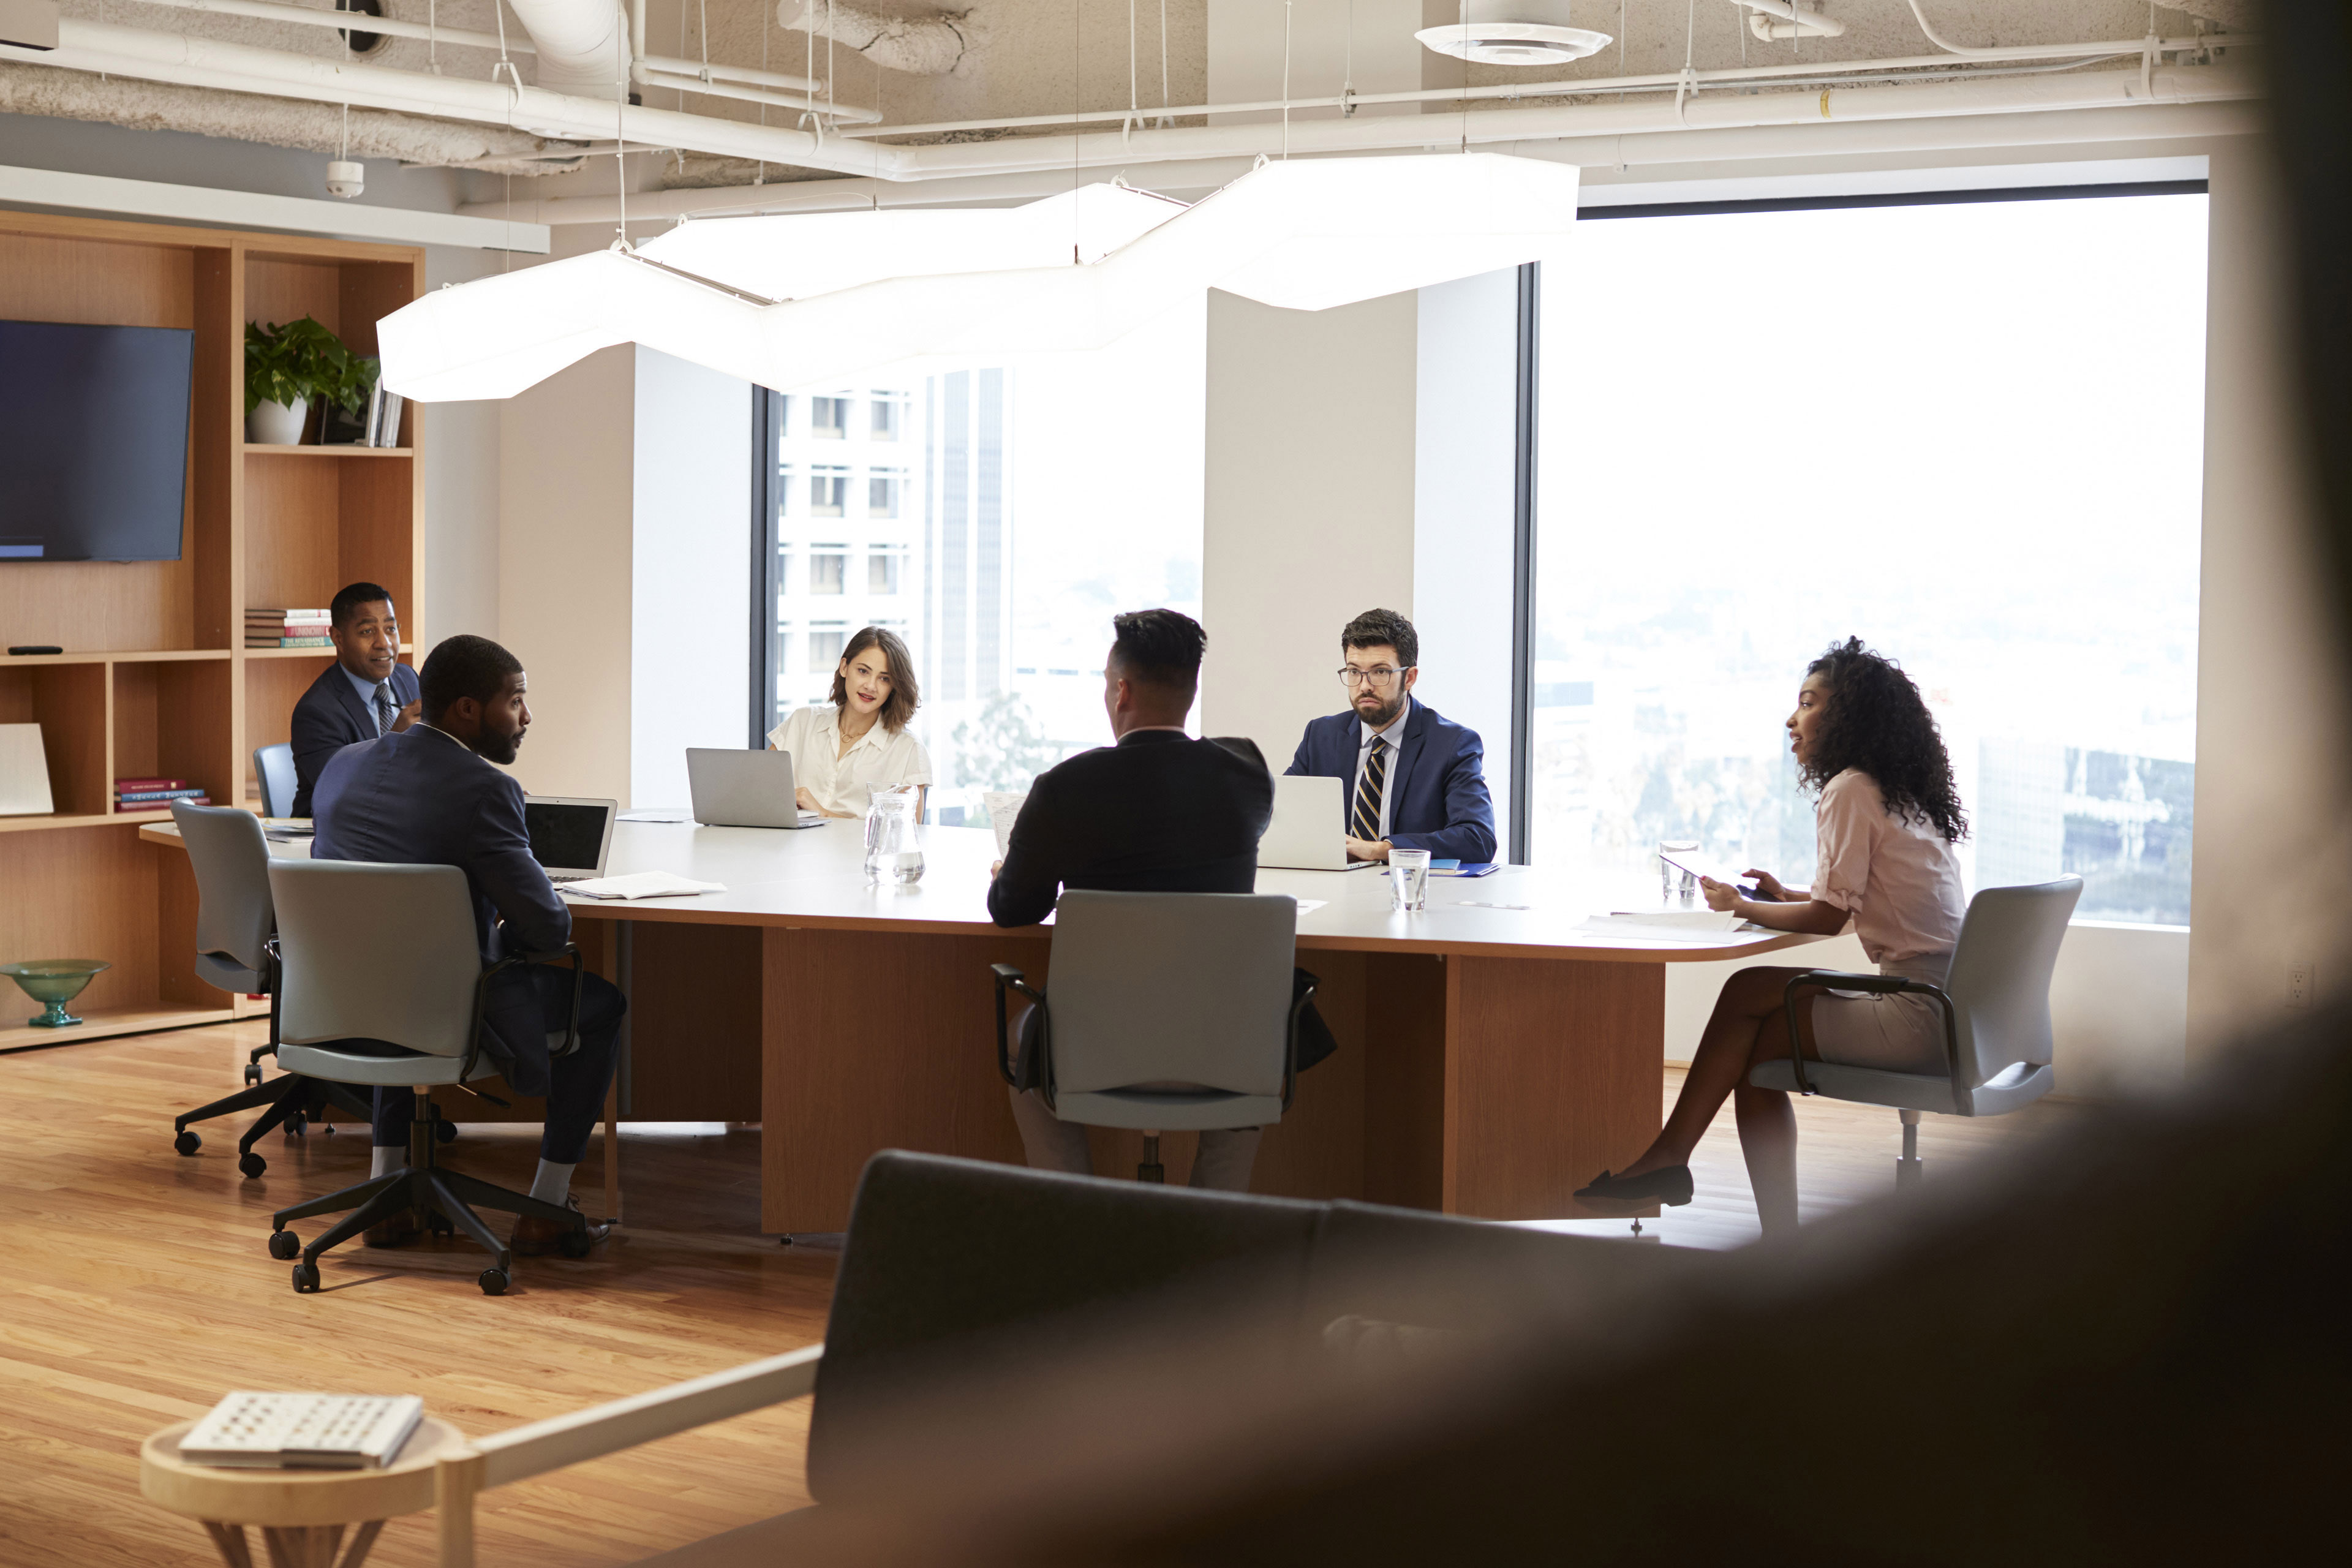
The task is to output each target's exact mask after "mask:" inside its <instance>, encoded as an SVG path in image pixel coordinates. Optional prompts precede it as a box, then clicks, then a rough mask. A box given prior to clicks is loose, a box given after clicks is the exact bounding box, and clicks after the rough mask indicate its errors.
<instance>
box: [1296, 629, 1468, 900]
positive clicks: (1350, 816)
mask: <svg viewBox="0 0 2352 1568" xmlns="http://www.w3.org/2000/svg"><path fill="white" fill-rule="evenodd" d="M1339 657H1340V659H1341V660H1342V662H1343V666H1344V668H1341V670H1340V671H1339V679H1341V680H1342V681H1343V682H1345V683H1346V685H1347V688H1348V697H1349V709H1350V711H1349V712H1346V713H1334V714H1332V715H1331V716H1330V717H1328V718H1325V719H1318V720H1316V721H1313V722H1312V723H1310V724H1308V725H1307V733H1306V734H1305V735H1304V736H1302V737H1300V739H1299V742H1298V752H1297V755H1296V756H1294V757H1292V758H1291V759H1290V766H1289V767H1287V768H1286V769H1284V770H1283V771H1284V773H1305V774H1308V775H1311V776H1314V777H1318V778H1330V779H1342V780H1345V781H1346V784H1347V788H1346V791H1345V794H1344V795H1343V796H1342V797H1341V798H1342V804H1341V808H1340V809H1341V810H1342V812H1343V813H1344V814H1345V815H1344V817H1343V824H1344V831H1345V832H1346V833H1347V836H1348V858H1349V859H1351V860H1385V859H1387V858H1389V848H1390V847H1391V845H1393V846H1395V847H1398V848H1402V849H1426V850H1428V851H1429V853H1430V855H1431V856H1432V857H1433V858H1440V859H1451V860H1465V861H1487V860H1492V859H1493V858H1495V803H1494V802H1493V801H1492V800H1490V799H1489V798H1488V797H1487V795H1486V774H1485V773H1484V772H1483V771H1482V769H1481V767H1480V762H1481V759H1482V758H1483V757H1484V756H1485V754H1486V748H1485V747H1484V746H1483V745H1481V744H1480V743H1479V741H1478V732H1477V731H1475V730H1470V729H1465V727H1463V726H1462V725H1460V724H1456V723H1455V722H1454V721H1452V720H1451V719H1447V718H1444V717H1443V716H1442V715H1440V714H1439V713H1438V711H1437V710H1435V709H1434V708H1430V707H1427V706H1425V705H1423V704H1422V703H1419V702H1416V701H1414V700H1412V687H1413V682H1414V681H1415V680H1416V679H1419V677H1420V675H1421V669H1420V668H1419V667H1420V663H1421V637H1420V635H1419V634H1418V633H1416V632H1415V631H1414V630H1413V629H1412V622H1411V621H1408V620H1406V619H1405V618H1404V617H1403V616H1400V615H1398V614H1397V613H1396V612H1395V611H1394V610H1366V611H1365V612H1364V613H1363V614H1362V615H1360V616H1357V617H1356V618H1355V619H1354V620H1352V621H1349V623H1348V624H1347V626H1345V627H1344V628H1342V629H1341V631H1340V633H1339Z"/></svg>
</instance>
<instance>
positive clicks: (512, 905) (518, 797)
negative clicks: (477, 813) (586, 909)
mask: <svg viewBox="0 0 2352 1568" xmlns="http://www.w3.org/2000/svg"><path fill="white" fill-rule="evenodd" d="M498 784H499V785H501V786H503V787H496V788H492V789H489V790H486V791H484V792H483V795H484V798H483V801H482V805H481V826H480V828H479V829H478V831H477V833H476V836H475V839H474V853H473V857H472V862H471V864H470V865H468V866H467V870H468V871H470V872H472V873H473V877H474V880H475V881H476V882H477V883H478V885H479V886H480V887H481V889H482V891H483V892H485V893H487V894H488V895H489V900H490V902H491V903H492V904H493V905H495V906H496V907H497V909H498V911H499V919H500V920H501V921H504V922H505V931H506V940H505V942H504V950H505V951H506V952H553V951H555V950H556V949H557V948H560V947H562V945H563V944H564V943H565V942H570V941H571V940H572V911H571V910H569V909H567V908H565V907H564V903H563V900H562V899H559V898H557V897H556V896H555V889H554V886H553V885H552V884H551V883H550V882H549V881H548V879H547V872H546V870H545V869H544V868H541V865H540V863H539V862H538V861H537V860H536V859H534V858H532V856H531V853H530V830H529V829H527V828H526V827H525V826H523V819H522V786H521V785H520V784H516V783H515V782H514V781H513V780H512V779H510V778H506V777H504V776H501V777H500V778H499V781H498Z"/></svg>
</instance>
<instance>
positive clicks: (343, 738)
mask: <svg viewBox="0 0 2352 1568" xmlns="http://www.w3.org/2000/svg"><path fill="white" fill-rule="evenodd" d="M327 616H328V621H329V626H328V627H327V635H328V637H331V638H332V639H333V641H334V645H335V662H334V664H333V665H332V666H331V668H329V669H328V670H327V671H326V673H324V674H323V675H321V676H320V677H319V679H316V680H314V681H312V682H311V683H310V690H308V691H305V692H304V693H302V700H300V701H299V702H297V703H296V704H294V731H293V736H292V742H293V747H294V815H295V816H310V815H311V811H310V806H311V798H310V797H311V794H312V792H313V791H315V790H316V789H317V788H318V787H319V775H320V773H324V772H325V771H326V767H327V761H328V759H329V758H331V757H332V756H333V755H334V754H335V753H336V752H340V751H341V750H342V749H343V748H344V747H345V746H348V745H351V744H352V742H357V741H373V740H374V739H375V738H376V737H377V736H378V735H389V734H392V733H394V731H400V730H405V729H407V728H408V727H409V726H410V725H411V724H414V723H415V722H416V714H417V687H416V672H415V670H413V669H411V668H408V667H407V666H406V665H404V664H403V663H401V662H400V617H399V616H396V615H394V613H393V607H392V595H391V594H390V593H389V592H388V591H387V590H385V589H383V588H380V587H378V586H376V584H373V583H353V584H351V585H350V586H349V587H347V588H345V589H344V590H343V591H342V592H341V593H340V594H337V595H335V598H334V603H333V604H332V605H330V606H329V608H328V611H327Z"/></svg>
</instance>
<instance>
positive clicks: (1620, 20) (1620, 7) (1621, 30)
mask: <svg viewBox="0 0 2352 1568" xmlns="http://www.w3.org/2000/svg"><path fill="white" fill-rule="evenodd" d="M1617 74H1618V75H1619V76H1623V75H1624V74H1625V0H1617Z"/></svg>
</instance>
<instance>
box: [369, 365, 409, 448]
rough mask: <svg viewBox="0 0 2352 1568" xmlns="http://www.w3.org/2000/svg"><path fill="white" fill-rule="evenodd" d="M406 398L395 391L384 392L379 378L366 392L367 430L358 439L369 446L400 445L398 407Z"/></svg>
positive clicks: (399, 407)
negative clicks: (371, 389)
mask: <svg viewBox="0 0 2352 1568" xmlns="http://www.w3.org/2000/svg"><path fill="white" fill-rule="evenodd" d="M405 401H406V399H404V398H403V397H402V396H401V395H400V394H398V393H397V392H386V391H385V390H384V389H383V382H382V381H381V380H379V381H378V382H377V383H376V384H375V390H374V391H373V392H371V393H369V394H368V410H367V430H366V433H365V434H364V435H362V437H360V439H361V441H362V444H363V445H366V446H370V447H397V446H399V445H400V409H401V405H402V404H403V403H404V402H405Z"/></svg>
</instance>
